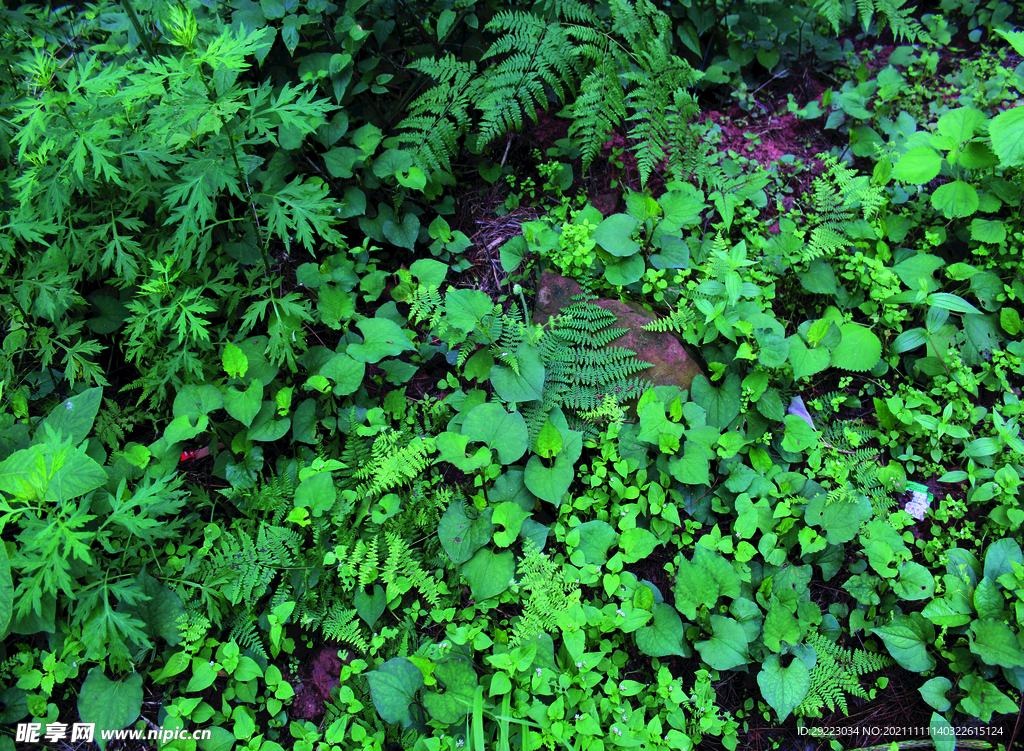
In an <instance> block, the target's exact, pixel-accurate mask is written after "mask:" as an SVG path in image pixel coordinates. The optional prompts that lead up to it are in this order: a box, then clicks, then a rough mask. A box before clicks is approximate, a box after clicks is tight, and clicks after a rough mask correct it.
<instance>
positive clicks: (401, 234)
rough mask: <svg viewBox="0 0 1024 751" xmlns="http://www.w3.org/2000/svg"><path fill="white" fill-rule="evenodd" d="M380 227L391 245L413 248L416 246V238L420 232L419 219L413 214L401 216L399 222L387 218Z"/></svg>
mask: <svg viewBox="0 0 1024 751" xmlns="http://www.w3.org/2000/svg"><path fill="white" fill-rule="evenodd" d="M382 229H383V232H384V237H386V238H387V239H388V242H390V243H391V244H392V245H397V246H398V247H400V248H407V249H409V250H413V249H414V248H415V247H416V238H418V237H419V233H420V220H419V218H418V217H417V216H416V215H415V214H406V215H405V216H403V217H402V223H401V224H397V223H395V222H393V221H391V220H390V219H388V220H386V221H385V222H384V226H383V228H382Z"/></svg>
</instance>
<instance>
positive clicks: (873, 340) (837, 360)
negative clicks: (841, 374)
mask: <svg viewBox="0 0 1024 751" xmlns="http://www.w3.org/2000/svg"><path fill="white" fill-rule="evenodd" d="M839 331H840V332H841V333H842V335H843V338H842V340H841V341H840V342H839V344H838V345H836V347H835V349H833V350H832V359H831V365H832V367H834V368H842V369H843V370H850V371H853V372H855V373H863V372H865V371H868V370H871V369H872V368H873V367H875V365H877V364H878V361H879V360H881V359H882V342H881V340H880V339H879V338H878V337H877V336H876V335H875V333H874V332H873V331H871V329H869V328H866V327H864V326H861V325H860V324H859V323H844V324H843V325H842V326H840V327H839Z"/></svg>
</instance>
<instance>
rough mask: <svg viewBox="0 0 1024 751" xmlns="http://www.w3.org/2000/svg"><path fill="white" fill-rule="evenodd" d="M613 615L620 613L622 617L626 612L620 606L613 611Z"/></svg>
mask: <svg viewBox="0 0 1024 751" xmlns="http://www.w3.org/2000/svg"><path fill="white" fill-rule="evenodd" d="M615 615H621V616H622V617H623V618H625V617H626V613H625V612H624V611H623V610H622V609H621V608H619V609H618V610H616V611H615Z"/></svg>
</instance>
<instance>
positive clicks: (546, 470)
mask: <svg viewBox="0 0 1024 751" xmlns="http://www.w3.org/2000/svg"><path fill="white" fill-rule="evenodd" d="M582 451H583V438H582V436H581V434H580V433H577V432H575V431H570V432H569V433H568V435H564V445H563V447H562V451H561V452H560V453H559V454H558V455H557V456H555V458H554V459H553V460H548V461H549V462H551V463H552V466H550V467H548V466H545V463H544V460H543V459H541V458H540V457H539V456H537V455H534V456H531V457H530V461H529V462H527V464H526V472H525V474H524V475H523V480H524V482H525V483H526V487H527V489H528V490H529V491H530V492H531V493H533V494H534V495H535V496H537V497H538V498H540V499H541V500H542V501H547V502H548V503H554V504H555V505H558V504H559V503H561V501H562V498H563V496H565V493H566V491H568V490H569V486H570V485H572V480H573V477H575V474H576V470H575V464H576V460H577V459H579V458H580V454H581V453H582Z"/></svg>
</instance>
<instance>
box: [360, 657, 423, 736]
mask: <svg viewBox="0 0 1024 751" xmlns="http://www.w3.org/2000/svg"><path fill="white" fill-rule="evenodd" d="M365 676H366V682H367V683H369V684H370V696H371V698H372V699H373V706H374V707H376V708H377V714H379V715H380V717H381V719H382V720H384V722H388V723H392V724H400V725H401V726H402V727H409V726H410V725H411V724H412V714H411V713H410V711H409V710H410V709H411V708H412V706H413V699H414V697H415V696H416V692H417V691H419V690H420V689H421V688H423V673H421V672H420V669H419V668H418V667H416V666H415V665H414V664H413V663H411V662H409V660H407V659H405V658H404V657H394V658H392V659H390V660H388V661H387V662H385V663H384V664H383V665H381V666H380V668H378V669H377V670H371V671H370V672H368V673H365Z"/></svg>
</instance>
